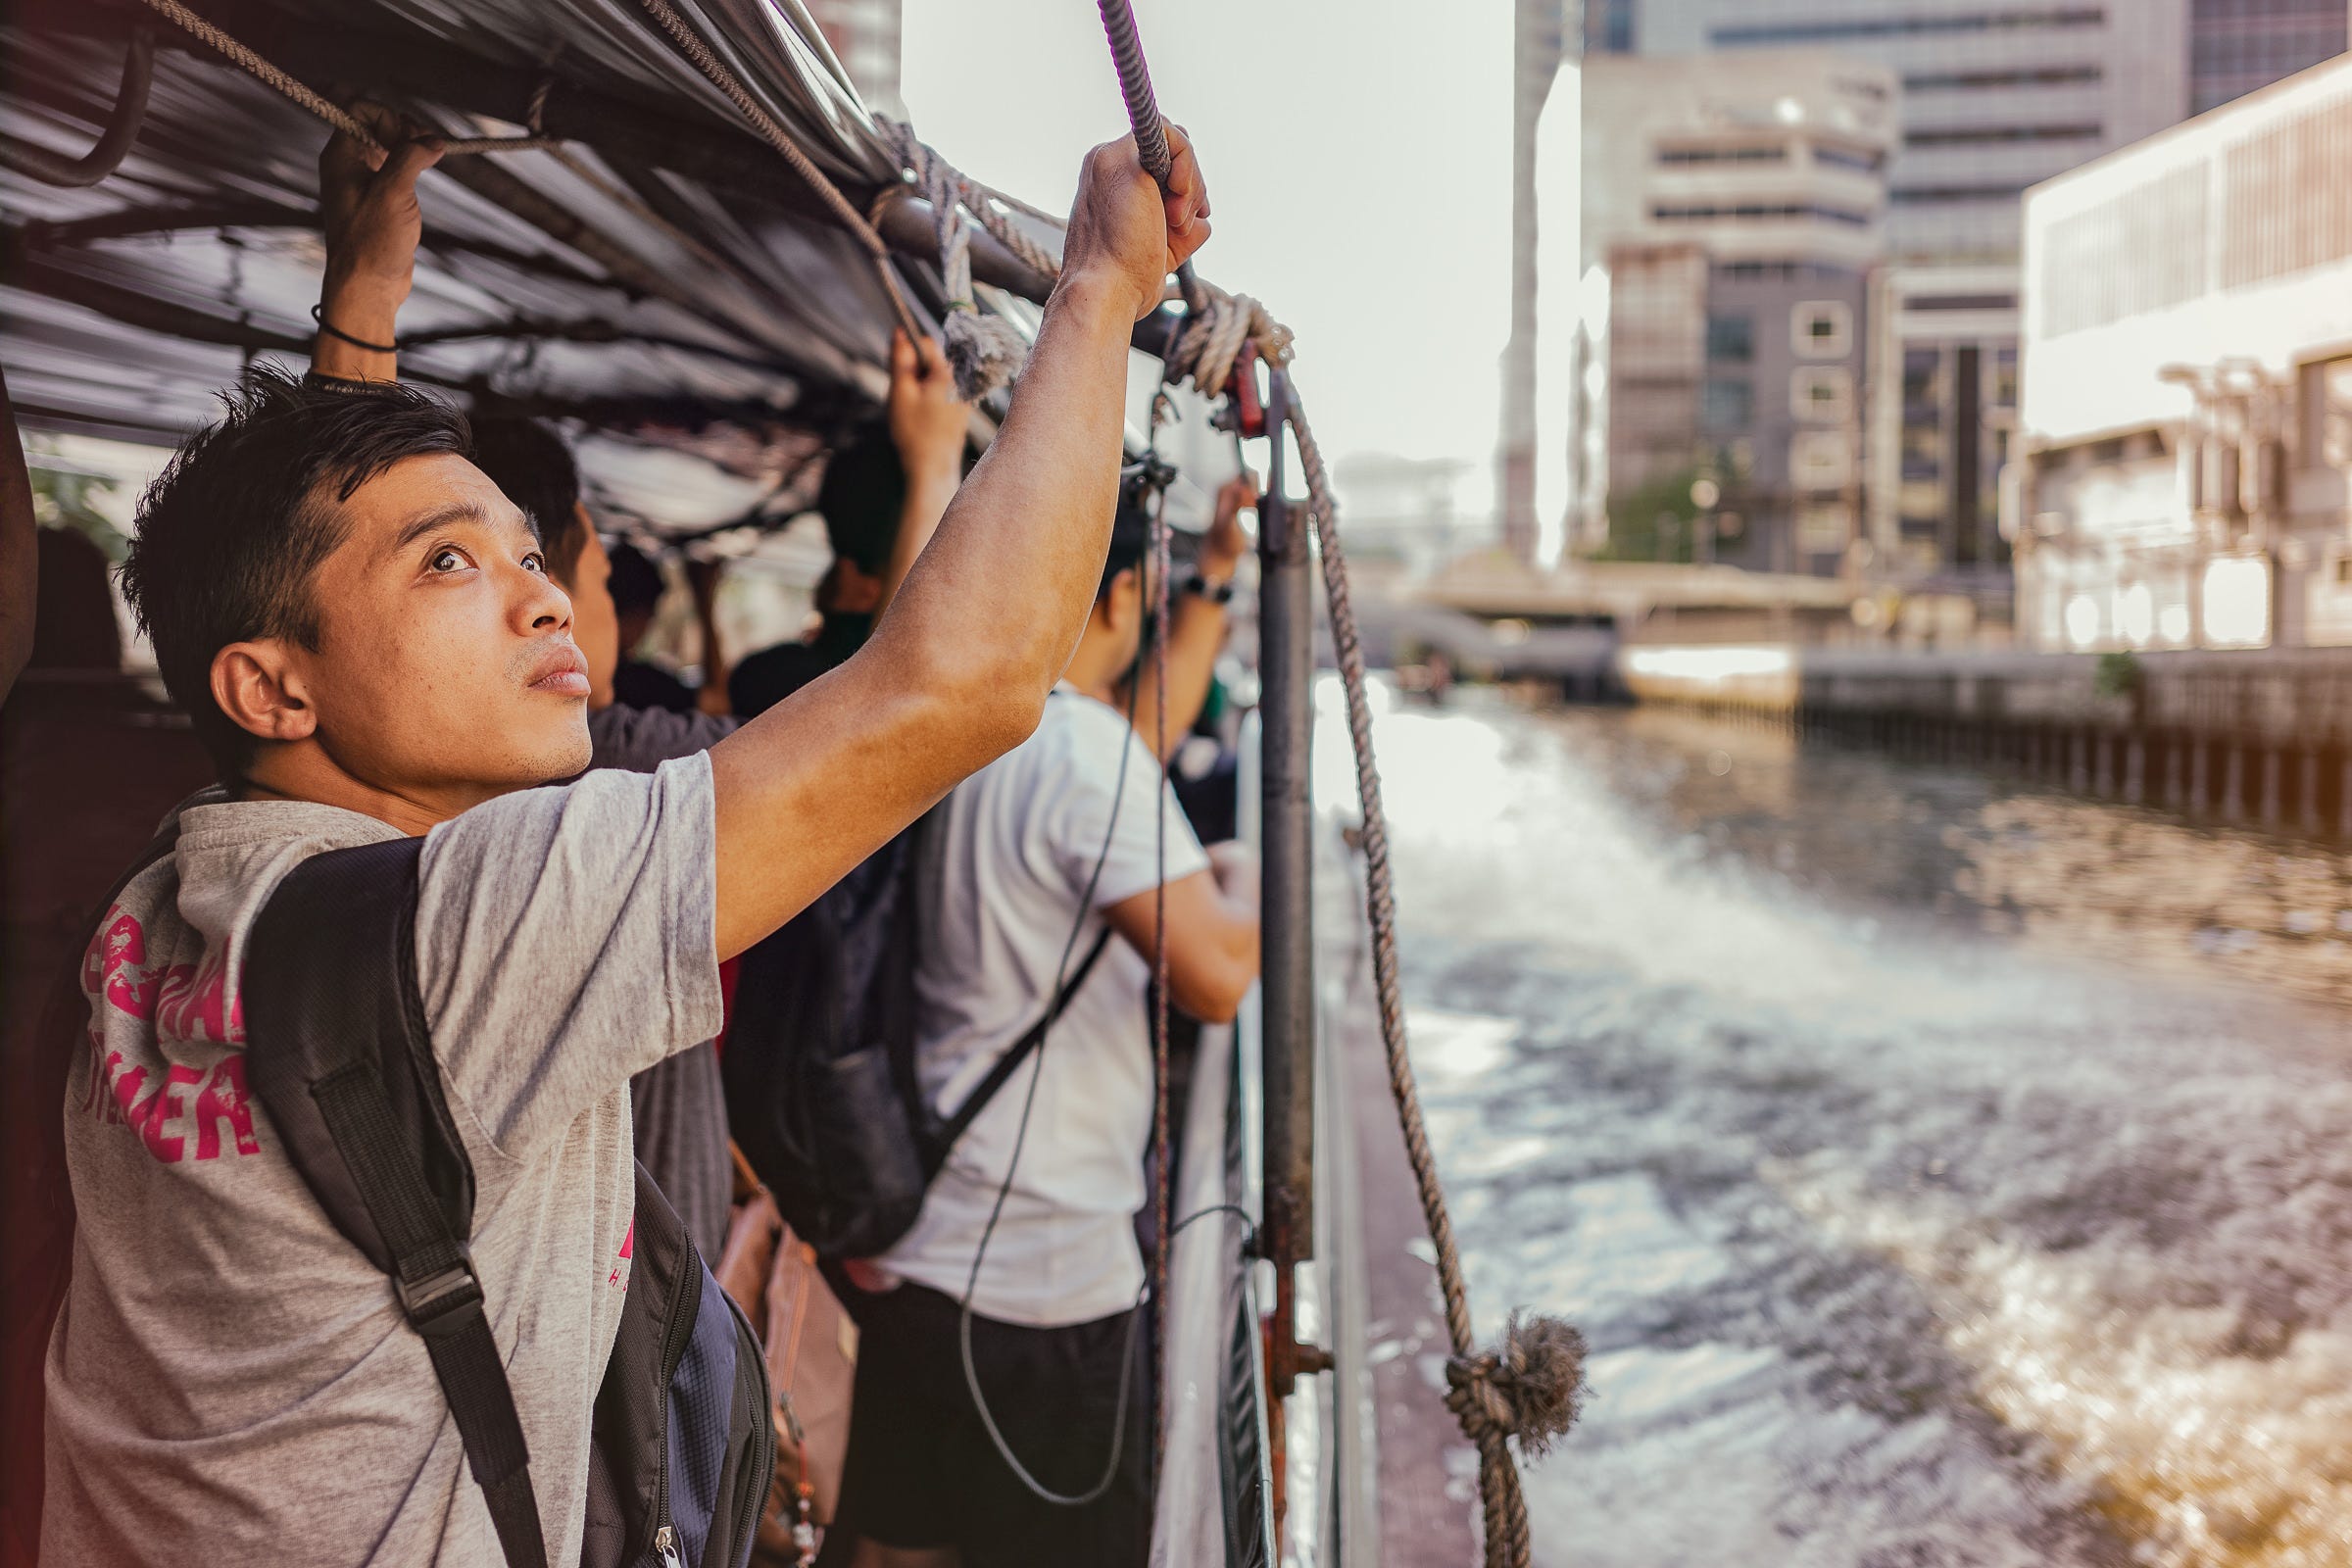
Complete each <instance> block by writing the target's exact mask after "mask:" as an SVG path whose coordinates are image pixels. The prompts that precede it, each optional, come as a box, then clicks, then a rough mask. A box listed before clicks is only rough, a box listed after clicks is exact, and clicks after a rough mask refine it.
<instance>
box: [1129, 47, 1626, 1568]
mask: <svg viewBox="0 0 2352 1568" xmlns="http://www.w3.org/2000/svg"><path fill="white" fill-rule="evenodd" d="M1097 5H1098V7H1099V8H1100V10H1101V11H1102V14H1103V30H1104V32H1105V34H1106V35H1107V37H1108V39H1109V41H1110V50H1111V58H1112V61H1113V62H1114V64H1116V66H1117V67H1118V72H1119V85H1120V88H1121V90H1122V92H1123V94H1124V96H1125V98H1126V101H1127V110H1128V116H1129V119H1130V120H1131V121H1132V123H1133V124H1134V127H1135V137H1136V146H1137V148H1138V150H1139V152H1140V153H1141V154H1142V156H1143V159H1144V167H1145V168H1146V169H1148V170H1150V171H1152V175H1153V177H1154V178H1156V179H1157V180H1159V182H1160V183H1161V185H1162V187H1163V188H1164V187H1165V185H1166V183H1167V178H1168V172H1169V169H1170V167H1171V163H1172V160H1171V159H1170V157H1169V154H1168V150H1167V139H1166V135H1165V133H1164V131H1163V130H1162V129H1161V124H1162V122H1161V120H1160V117H1159V109H1158V105H1157V103H1156V101H1155V99H1154V97H1153V94H1152V78H1151V73H1150V71H1149V69H1148V67H1147V66H1146V64H1145V61H1144V53H1143V45H1142V43H1141V41H1140V40H1139V38H1138V37H1137V34H1136V28H1135V14H1134V12H1133V10H1132V9H1131V8H1130V6H1129V3H1128V0H1097ZM1154 148H1156V152H1157V161H1156V164H1155V163H1154V160H1153V151H1154ZM1180 281H1182V282H1184V283H1185V284H1186V285H1187V287H1186V297H1187V301H1188V306H1189V307H1190V308H1189V309H1188V312H1187V314H1188V316H1190V317H1192V318H1193V321H1192V323H1191V324H1190V325H1188V327H1187V330H1186V332H1185V335H1184V337H1183V338H1182V339H1181V340H1180V341H1179V343H1178V345H1177V348H1176V349H1175V350H1174V351H1172V359H1171V363H1170V365H1169V370H1170V373H1171V374H1174V373H1176V372H1177V371H1178V369H1179V368H1180V367H1179V365H1178V364H1177V363H1175V362H1176V360H1178V359H1180V360H1181V361H1182V364H1181V369H1182V371H1183V372H1184V373H1186V374H1189V375H1191V376H1192V378H1193V381H1194V384H1195V385H1196V386H1198V387H1200V388H1201V391H1203V392H1204V393H1205V392H1208V391H1209V383H1210V381H1211V380H1212V379H1213V381H1214V383H1215V385H1216V386H1217V387H1218V388H1220V389H1221V388H1222V387H1223V386H1224V385H1225V383H1226V377H1227V376H1228V375H1229V374H1230V372H1231V368H1232V366H1233V364H1234V361H1235V357H1236V356H1237V355H1238V354H1239V352H1240V350H1241V348H1242V346H1243V345H1244V344H1248V343H1254V344H1255V345H1256V347H1257V350H1258V353H1259V354H1260V355H1261V356H1262V357H1264V358H1265V359H1267V360H1268V361H1269V362H1270V363H1272V364H1275V365H1282V364H1286V363H1288V361H1289V360H1290V358H1291V341H1290V333H1289V332H1288V331H1287V330H1286V329H1283V328H1281V327H1280V326H1279V324H1278V323H1276V322H1274V320H1273V319H1272V318H1271V317H1269V316H1267V315H1266V314H1265V312H1264V310H1263V308H1262V307H1260V306H1259V305H1258V304H1257V303H1256V302H1255V301H1254V300H1249V299H1247V298H1246V297H1240V296H1225V297H1222V298H1216V297H1213V296H1210V295H1208V292H1207V291H1206V290H1205V289H1204V288H1203V289H1201V292H1200V294H1199V295H1198V296H1196V294H1195V292H1194V289H1195V288H1196V287H1198V285H1197V284H1196V282H1195V280H1193V279H1192V278H1191V277H1190V276H1189V272H1188V273H1187V274H1184V275H1181V276H1180ZM1281 402H1282V419H1283V422H1284V423H1285V424H1287V425H1288V426H1289V428H1290V430H1291V433H1292V436H1293V438H1294V439H1295V440H1296V441H1297V442H1298V445H1299V465H1300V466H1301V468H1302V469H1303V470H1304V472H1305V476H1306V483H1307V507H1308V512H1309V515H1311V516H1312V517H1313V519H1314V527H1315V541H1316V544H1317V545H1318V546H1319V548H1320V554H1321V556H1322V562H1323V586H1324V595H1325V598H1326V600H1327V601H1328V603H1329V605H1330V611H1331V631H1332V642H1333V645H1334V647H1335V649H1336V651H1337V653H1338V655H1339V664H1340V679H1341V683H1342V685H1343V686H1344V687H1345V688H1346V690H1347V698H1348V739H1349V740H1350V742H1351V743H1352V745H1353V750H1354V753H1355V776H1356V791H1357V798H1358V802H1359V804H1360V806H1361V808H1362V810H1363V817H1364V862H1365V871H1364V901H1365V914H1366V917H1367V920H1368V922H1369V924H1370V926H1371V929H1372V968H1373V975H1374V983H1375V987H1376V989H1377V991H1378V994H1379V1003H1380V1033H1381V1042H1382V1045H1383V1046H1384V1048H1385V1049H1386V1052H1387V1054H1388V1066H1389V1088H1390V1092H1391V1094H1392V1096H1393V1097H1394V1098H1395V1100H1396V1102H1397V1119H1398V1121H1399V1122H1400V1123H1401V1124H1402V1127H1403V1131H1404V1144H1405V1153H1406V1156H1407V1158H1408V1160H1409V1162H1410V1163H1411V1166H1412V1171H1413V1180H1414V1184H1415V1186H1416V1187H1417V1188H1418V1190H1419V1193H1420V1198H1421V1208H1422V1214H1423V1218H1424V1219H1425V1220H1426V1222H1427V1223H1428V1226H1429V1236H1430V1241H1431V1243H1432V1244H1433V1245H1434V1248H1435V1250H1436V1252H1437V1262H1438V1284H1439V1288H1440V1290H1441V1292H1442V1293H1443V1295H1444V1298H1445V1304H1446V1336H1447V1338H1448V1340H1449V1341H1450V1342H1451V1345H1452V1351H1453V1353H1452V1355H1451V1356H1450V1357H1449V1358H1448V1359H1447V1361H1446V1383H1447V1385H1448V1389H1449V1392H1448V1394H1447V1396H1446V1405H1447V1407H1448V1408H1450V1409H1451V1410H1452V1411H1453V1414H1454V1418H1455V1419H1456V1420H1457V1421H1458V1422H1460V1424H1461V1428H1462V1432H1463V1435H1464V1436H1466V1437H1468V1438H1469V1439H1470V1441H1471V1442H1472V1443H1473V1444H1475V1445H1476V1446H1477V1447H1478V1452H1479V1496H1480V1501H1481V1503H1482V1505H1483V1507H1484V1510H1485V1514H1486V1537H1487V1542H1486V1545H1487V1552H1486V1560H1487V1564H1488V1568H1528V1565H1529V1562H1530V1554H1531V1544H1530V1541H1529V1535H1528V1518H1527V1501H1526V1498H1525V1496H1524V1495H1523V1494H1522V1492H1521V1489H1520V1485H1519V1469H1518V1465H1517V1463H1516V1462H1515V1460H1514V1459H1513V1456H1512V1453H1511V1446H1510V1444H1511V1439H1513V1438H1517V1439H1518V1440H1519V1446H1520V1448H1521V1450H1522V1451H1524V1452H1526V1453H1529V1454H1536V1453H1541V1452H1542V1451H1543V1450H1544V1447H1545V1446H1548V1445H1549V1444H1550V1442H1551V1441H1552V1440H1553V1439H1554V1438H1556V1437H1558V1436H1559V1435H1560V1434H1561V1433H1563V1432H1565V1431H1566V1430H1567V1429H1568V1427H1569V1425H1570V1424H1571V1423H1572V1422H1574V1421H1575V1419H1576V1414H1577V1405H1578V1399H1579V1397H1580V1395H1581V1393H1582V1390H1583V1383H1584V1357H1585V1341H1584V1336H1583V1335H1581V1334H1579V1333H1578V1332H1577V1331H1576V1330H1575V1329H1574V1328H1573V1327H1571V1326H1570V1325H1569V1324H1567V1323H1566V1322H1563V1321H1562V1320H1560V1319H1558V1318H1556V1317H1549V1316H1544V1315H1526V1316H1523V1315H1521V1314H1518V1313H1514V1314H1513V1315H1512V1317H1511V1319H1510V1322H1509V1324H1508V1326H1507V1327H1506V1328H1505V1329H1504V1331H1503V1336H1502V1340H1501V1342H1500V1343H1499V1344H1498V1345H1497V1346H1496V1347H1495V1348H1493V1349H1484V1350H1482V1349H1481V1348H1479V1347H1478V1343H1477V1338H1476V1333H1475V1330H1474V1328H1473V1326H1472V1323H1471V1319H1470V1298H1469V1290H1468V1287H1467V1286H1466V1285H1465V1284H1464V1282H1463V1278H1462V1262H1461V1255H1460V1252H1459V1250H1457V1249H1456V1247H1455V1245H1454V1239H1453V1222H1452V1219H1451V1217H1450V1216H1449V1215H1448V1214H1447V1212H1446V1194H1445V1188H1444V1186H1443V1184H1442V1183H1441V1182H1440V1180H1439V1176H1438V1167H1437V1157H1436V1155H1435V1154H1434V1153H1433V1152H1431V1150H1430V1147H1429V1133H1428V1129H1427V1128H1426V1127H1425V1126H1424V1125H1423V1121H1422V1116H1421V1101H1420V1092H1419V1089H1418V1087H1417V1085H1416V1084H1415V1081H1414V1077H1413V1066H1412V1059H1411V1057H1410V1055H1409V1054H1407V1052H1406V1047H1405V1031H1404V998H1403V986H1402V983H1401V981H1400V979H1399V977H1398V974H1397V895H1396V885H1395V879H1394V875H1393V872H1392V869H1391V867H1390V863H1389V836H1388V818H1387V814H1386V812H1384V811H1383V810H1382V809H1381V800H1380V769H1379V766H1378V764H1377V763H1376V762H1375V760H1373V754H1372V710H1371V705H1370V703H1369V702H1368V701H1367V700H1366V697H1365V692H1364V684H1365V682H1364V653H1363V646H1362V643H1361V642H1360V640H1359V639H1358V636H1357V633H1356V625H1355V610H1354V605H1353V601H1352V599H1351V597H1350V595H1349V592H1348V562H1347V556H1346V554H1345V552H1344V551H1343V550H1342V549H1341V547H1340V535H1339V508H1338V506H1337V504H1336V503H1335V501H1334V499H1333V496H1332V490H1331V479H1330V474H1329V472H1328V470H1327V469H1326V467H1325V466H1324V462H1323V453H1322V449H1321V448H1320V447H1319V446H1318V445H1317V444H1316V441H1315V436H1314V430H1313V428H1312V426H1310V425H1309V424H1308V423H1307V419H1306V413H1305V410H1304V409H1303V408H1301V407H1300V406H1299V402H1298V400H1297V398H1296V396H1295V395H1292V396H1286V397H1284V398H1283V399H1282V400H1281ZM1273 433H1274V435H1275V438H1276V439H1277V440H1279V439H1280V438H1281V437H1280V432H1279V431H1278V430H1277V431H1275V432H1273Z"/></svg>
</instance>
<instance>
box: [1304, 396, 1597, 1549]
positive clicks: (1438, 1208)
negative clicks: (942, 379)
mask: <svg viewBox="0 0 2352 1568" xmlns="http://www.w3.org/2000/svg"><path fill="white" fill-rule="evenodd" d="M1282 401H1283V410H1282V412H1283V417H1284V418H1285V420H1286V422H1287V423H1288V424H1289V425H1290V427H1291V433H1292V434H1293V436H1295V437H1296V438H1297V440H1298V443H1299V467H1300V469H1301V470H1302V471H1303V472H1304V474H1305V477H1306V489H1307V511H1308V515H1310V516H1312V517H1313V519H1314V524H1315V542H1316V544H1317V546H1318V547H1319V548H1320V552H1321V555H1322V558H1323V594H1324V598H1325V600H1326V601H1327V602H1328V603H1329V605H1330V609H1331V641H1332V647H1333V650H1334V651H1335V652H1336V653H1337V654H1338V656H1339V664H1340V682H1341V685H1342V686H1344V687H1345V688H1346V690H1347V696H1348V740H1349V741H1350V742H1351V743H1352V745H1353V747H1354V751H1355V789H1356V799H1357V801H1358V803H1359V804H1360V805H1361V807H1362V809H1363V813H1364V830H1363V849H1364V912H1365V917H1366V920H1367V921H1368V923H1369V924H1370V925H1371V928H1372V976H1373V986H1374V990H1375V992H1376V993H1377V996H1378V999H1379V1004H1380V1038H1381V1044H1382V1046H1383V1047H1384V1048H1385V1049H1386V1051H1387V1053H1388V1064H1389V1091H1390V1093H1391V1095H1392V1096H1393V1097H1394V1098H1395V1100H1396V1102H1397V1120H1398V1122H1399V1123H1400V1124H1401V1125H1402V1127H1403V1129H1404V1152H1405V1158H1406V1159H1407V1161H1408V1162H1409V1163H1410V1164H1411V1166H1412V1170H1413V1183H1414V1186H1415V1187H1416V1188H1417V1189H1418V1190H1419V1193H1420V1197H1421V1214H1422V1218H1423V1219H1424V1220H1425V1221H1426V1222H1427V1224H1428V1226H1429V1239H1430V1242H1431V1243H1432V1245H1433V1246H1434V1247H1435V1249H1436V1250H1437V1256H1438V1289H1439V1293H1440V1295H1441V1296H1442V1297H1443V1298H1444V1299H1445V1304H1446V1338H1447V1340H1448V1341H1449V1342H1450V1343H1451V1346H1452V1351H1453V1353H1452V1355H1451V1356H1450V1357H1449V1358H1448V1359H1447V1361H1446V1384H1447V1386H1448V1390H1449V1392H1448V1393H1447V1395H1446V1406H1447V1408H1449V1409H1451V1410H1452V1411H1453V1414H1454V1419H1455V1420H1457V1421H1459V1422H1460V1423H1461V1427H1462V1434H1463V1436H1465V1437H1467V1438H1468V1439H1469V1440H1470V1441H1471V1442H1472V1443H1474V1444H1476V1445H1477V1446H1478V1457H1479V1484H1478V1491H1479V1501H1480V1504H1481V1506H1482V1507H1483V1509H1484V1510H1485V1513H1486V1523H1487V1558H1486V1560H1487V1565H1488V1568H1528V1563H1529V1549H1530V1548H1529V1542H1528V1523H1527V1501H1526V1498H1525V1496H1524V1495H1522V1494H1521V1491H1520V1486H1519V1468H1518V1466H1517V1465H1516V1464H1515V1463H1513V1461H1512V1458H1511V1447H1510V1440H1511V1439H1513V1438H1517V1439H1518V1440H1519V1446H1520V1448H1521V1450H1522V1451H1524V1452H1526V1453H1528V1454H1529V1455H1531V1456H1532V1455H1536V1454H1540V1453H1542V1452H1543V1451H1544V1449H1545V1448H1546V1447H1547V1446H1549V1445H1550V1444H1551V1441H1552V1440H1553V1439H1554V1438H1557V1437H1558V1436H1560V1434H1562V1433H1564V1432H1566V1431H1567V1430H1568V1428H1569V1425H1570V1424H1571V1423H1572V1422H1574V1421H1575V1420H1576V1415H1577V1409H1578V1402H1579V1397H1580V1395H1581V1392H1582V1390H1583V1387H1584V1359H1585V1338H1584V1336H1583V1335H1582V1334H1580V1333H1578V1332H1577V1331H1576V1330H1575V1329H1574V1328H1573V1327H1571V1326H1570V1325H1569V1324H1567V1323H1566V1322H1563V1321H1562V1320H1561V1319H1559V1318H1556V1317H1551V1316H1547V1315H1541V1314H1539V1315H1534V1316H1528V1317H1522V1316H1520V1315H1519V1314H1517V1313H1514V1314H1513V1315H1512V1317H1511V1320H1510V1323H1509V1325H1508V1326H1507V1327H1506V1328H1505V1329H1504V1330H1503V1337H1502V1341H1501V1343H1500V1345H1499V1346H1498V1347H1497V1348H1495V1349H1493V1350H1481V1349H1479V1348H1478V1342H1477V1338H1476V1334H1475V1331H1474V1329H1473V1327H1472V1324H1471V1321H1470V1295H1469V1289H1468V1287H1467V1286H1466V1285H1465V1284H1464V1283H1463V1280H1462V1259H1461V1254H1460V1252H1459V1251H1458V1250H1456V1248H1455V1245H1454V1240H1453V1221H1452V1218H1451V1217H1450V1216H1449V1215H1448V1214H1447V1213H1446V1191H1445V1188H1444V1186H1443V1184H1442V1183H1441V1182H1440V1181H1439V1179H1438V1162H1437V1156H1436V1155H1435V1154H1434V1153H1433V1152H1431V1150H1430V1147H1429V1131H1428V1129H1427V1128H1426V1127H1425V1126H1424V1125H1423V1124H1422V1119H1421V1094H1420V1089H1419V1087H1418V1085H1417V1084H1416V1082H1415V1080H1414V1077H1413V1063H1412V1058H1411V1056H1410V1055H1409V1054H1407V1053H1406V1049H1405V1033H1404V989H1403V984H1402V981H1401V980H1400V978H1399V977H1398V974H1397V891H1396V882H1395V877H1394V873H1393V871H1392V869H1391V866H1390V861H1389V826H1388V813H1387V812H1386V811H1385V810H1383V809H1382V808H1381V802H1380V768H1379V766H1378V764H1377V763H1376V762H1375V761H1374V760H1373V756H1372V707H1371V704H1370V703H1369V702H1368V701H1367V700H1366V698H1365V695H1364V648H1363V643H1362V641H1361V639H1360V638H1359V637H1358V636H1357V633H1356V626H1355V604H1354V600H1353V599H1352V598H1351V596H1350V595H1349V592H1348V558H1347V555H1346V553H1345V552H1344V551H1343V550H1342V549H1341V548H1340V515H1339V506H1338V503H1337V502H1336V501H1335V500H1334V498H1333V496H1332V491H1331V476H1330V472H1329V470H1328V469H1327V468H1326V467H1325V466H1324V462H1323V451H1322V448H1321V447H1319V446H1318V445H1317V444H1316V442H1315V434H1314V429H1313V427H1312V426H1310V425H1309V424H1308V423H1307V421H1306V411H1305V410H1304V409H1303V408H1301V407H1300V406H1299V399H1298V394H1297V393H1296V392H1288V393H1286V395H1285V396H1284V398H1283V400H1282Z"/></svg>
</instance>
